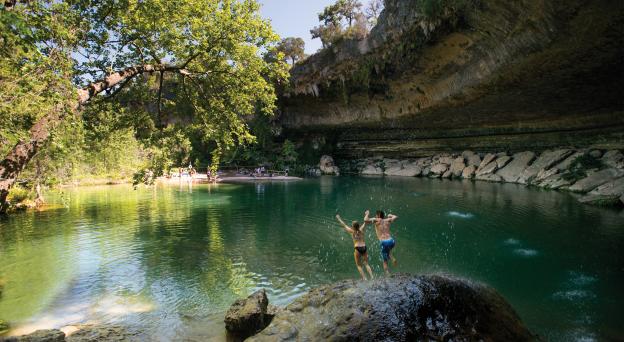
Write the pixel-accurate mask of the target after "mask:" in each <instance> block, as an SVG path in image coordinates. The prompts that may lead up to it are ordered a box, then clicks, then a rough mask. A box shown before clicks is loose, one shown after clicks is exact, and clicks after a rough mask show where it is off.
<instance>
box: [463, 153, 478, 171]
mask: <svg viewBox="0 0 624 342" xmlns="http://www.w3.org/2000/svg"><path fill="white" fill-rule="evenodd" d="M466 165H467V166H470V165H472V166H474V167H475V168H476V167H478V166H479V165H481V157H479V155H478V154H473V155H471V156H468V158H466Z"/></svg>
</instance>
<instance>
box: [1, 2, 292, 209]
mask: <svg viewBox="0 0 624 342" xmlns="http://www.w3.org/2000/svg"><path fill="white" fill-rule="evenodd" d="M0 25H1V27H0V137H1V140H0V141H1V142H2V145H1V148H0V150H1V152H2V153H5V155H6V157H5V158H4V159H3V160H2V161H1V162H0V178H1V179H0V205H2V203H4V200H5V198H6V195H7V193H8V190H9V189H10V187H11V186H12V185H13V184H14V182H15V180H16V178H17V177H18V175H19V174H20V172H21V171H22V170H23V169H24V168H25V166H26V165H27V164H28V162H29V161H30V160H31V159H32V158H33V157H34V156H35V155H36V154H37V152H38V151H39V150H41V149H42V148H45V147H46V146H47V145H46V143H47V142H48V140H49V137H50V134H52V133H54V132H55V128H57V127H59V125H62V124H63V122H65V121H67V120H68V118H70V117H78V118H81V117H82V116H81V115H85V116H86V115H89V113H90V112H89V111H85V110H84V109H83V108H85V106H93V105H94V104H97V103H100V102H116V103H120V104H121V105H122V106H123V108H124V110H125V111H126V113H125V114H124V115H126V116H128V117H133V116H134V117H135V118H139V117H140V118H142V120H138V121H140V122H142V123H143V124H145V122H146V121H151V122H152V124H151V125H150V124H148V126H149V127H152V128H156V129H155V130H153V131H154V132H155V133H156V135H158V136H160V137H161V138H164V137H166V136H167V134H166V131H167V130H173V128H171V127H168V126H174V125H172V120H170V117H171V116H172V115H182V116H184V117H185V126H186V128H185V129H184V130H182V133H186V132H193V133H194V134H195V135H196V136H197V135H199V136H200V139H201V140H202V141H203V142H205V143H210V144H212V146H213V148H212V153H213V155H212V162H213V164H216V163H218V160H219V155H220V154H221V153H222V152H223V151H224V150H226V149H228V148H230V147H231V146H234V145H235V144H247V143H251V142H253V141H254V137H253V136H252V135H251V134H250V132H249V129H248V127H247V123H246V121H245V117H246V116H250V115H254V114H259V115H270V114H271V113H272V112H273V110H274V109H275V101H276V93H275V84H276V83H277V82H281V81H282V80H284V79H285V78H286V72H287V68H286V66H285V63H284V62H283V61H282V60H279V59H278V60H271V59H267V58H263V54H264V53H266V51H269V50H271V49H273V48H274V47H275V46H276V44H277V43H278V42H279V37H278V36H277V34H275V33H274V32H273V30H272V28H271V25H270V22H269V21H268V20H265V19H263V18H262V17H261V16H260V14H259V4H258V3H257V2H256V1H255V0H219V1H205V0H180V1H170V0H149V1H118V0H98V1H96V0H30V1H17V0H14V1H5V2H4V5H0ZM168 118H169V119H168ZM105 120H107V119H105ZM70 132H71V129H70ZM135 133H136V134H137V135H139V134H142V133H145V132H141V129H140V128H138V129H137V128H135ZM148 133H149V132H148ZM69 134H71V133H69ZM172 134H174V133H172ZM176 134H177V133H176ZM148 135H149V134H148ZM174 135H175V134H174ZM156 171H157V172H158V171H162V170H156Z"/></svg>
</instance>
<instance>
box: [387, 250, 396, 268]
mask: <svg viewBox="0 0 624 342" xmlns="http://www.w3.org/2000/svg"><path fill="white" fill-rule="evenodd" d="M388 255H390V259H391V260H392V266H394V267H396V265H397V259H395V258H394V255H392V251H390V252H388Z"/></svg>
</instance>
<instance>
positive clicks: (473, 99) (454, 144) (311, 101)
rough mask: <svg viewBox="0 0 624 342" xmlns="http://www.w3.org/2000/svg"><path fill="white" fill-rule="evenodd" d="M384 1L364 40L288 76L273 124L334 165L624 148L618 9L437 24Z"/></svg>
mask: <svg viewBox="0 0 624 342" xmlns="http://www.w3.org/2000/svg"><path fill="white" fill-rule="evenodd" d="M419 3H420V2H419V1H415V0H410V1H399V0H387V1H386V9H385V10H384V11H383V12H382V15H381V17H380V18H379V24H378V26H377V27H375V28H374V29H373V31H372V32H371V34H370V35H369V37H368V38H366V39H365V40H363V41H344V42H342V43H339V44H336V46H334V47H332V48H331V49H326V50H324V51H321V52H320V53H318V54H316V55H313V56H311V57H310V58H309V59H308V60H307V61H305V62H304V63H302V64H301V65H298V66H296V67H295V68H294V69H293V71H292V84H293V87H292V89H291V90H290V91H289V92H287V93H286V94H285V95H284V96H283V97H282V99H281V116H280V123H281V124H282V126H283V127H284V132H285V135H286V136H288V137H289V138H290V139H293V140H302V139H315V138H318V137H319V136H321V137H323V138H324V139H325V141H327V142H328V144H329V145H330V147H331V148H332V149H333V155H334V156H335V157H337V158H338V159H344V158H360V157H363V156H366V155H376V154H382V155H384V156H386V157H398V158H406V157H411V158H415V157H430V156H432V155H434V154H438V153H443V152H454V151H462V150H464V149H470V150H474V151H477V152H481V153H487V152H494V151H506V152H509V153H510V154H513V153H516V152H521V151H524V150H532V151H538V152H541V151H543V150H546V149H552V148H560V147H566V148H583V147H587V146H593V147H596V148H603V149H610V148H619V149H621V148H624V100H623V99H624V94H623V92H622V87H621V84H620V83H621V80H622V79H624V63H622V60H623V59H624V43H623V40H622V39H621V37H622V36H624V3H623V2H621V1H606V0H597V1H590V2H586V1H580V0H572V1H558V0H537V1H534V0H520V1H505V0H483V1H479V2H475V3H476V4H477V5H474V6H469V7H468V8H467V9H465V10H462V11H461V12H457V13H453V12H451V13H450V14H448V13H447V15H446V16H443V17H440V18H437V19H435V20H433V19H427V18H425V17H424V16H423V15H422V14H421V13H420V7H419V5H418V4H419Z"/></svg>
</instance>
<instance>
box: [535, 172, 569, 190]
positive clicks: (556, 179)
mask: <svg viewBox="0 0 624 342" xmlns="http://www.w3.org/2000/svg"><path fill="white" fill-rule="evenodd" d="M569 185H572V181H571V180H567V179H565V178H563V177H562V175H561V174H559V173H557V174H554V175H552V176H548V177H546V178H544V179H543V180H542V181H541V182H540V183H539V186H541V187H543V188H547V189H560V188H563V187H567V186H569Z"/></svg>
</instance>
